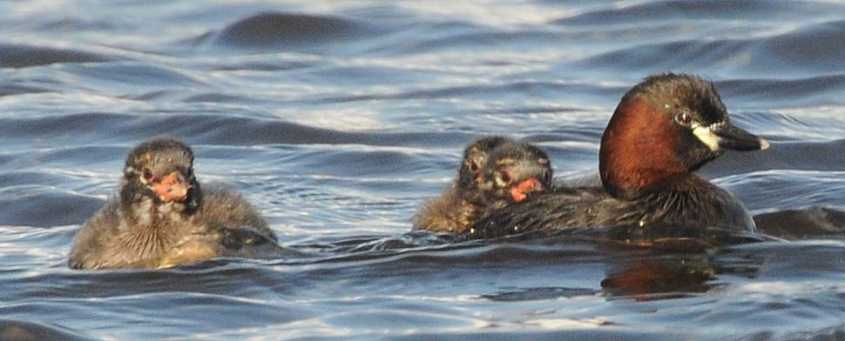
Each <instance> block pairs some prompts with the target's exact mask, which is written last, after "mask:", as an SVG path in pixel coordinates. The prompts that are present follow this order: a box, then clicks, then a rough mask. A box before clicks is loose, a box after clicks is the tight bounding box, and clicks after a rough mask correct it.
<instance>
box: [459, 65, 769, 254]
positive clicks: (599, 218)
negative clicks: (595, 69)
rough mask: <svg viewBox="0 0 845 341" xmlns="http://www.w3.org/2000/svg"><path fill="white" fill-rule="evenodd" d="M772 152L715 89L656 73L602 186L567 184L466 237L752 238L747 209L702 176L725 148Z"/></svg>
mask: <svg viewBox="0 0 845 341" xmlns="http://www.w3.org/2000/svg"><path fill="white" fill-rule="evenodd" d="M766 148H768V142H766V141H765V140H763V139H761V138H758V137H757V136H754V135H752V134H750V133H748V132H746V131H744V130H742V129H739V128H737V127H735V126H733V125H732V124H731V123H730V119H729V116H728V112H727V110H726V109H725V106H724V105H723V104H722V101H721V99H720V98H719V94H718V93H717V92H716V89H715V87H714V86H713V84H712V83H710V82H708V81H705V80H703V79H701V78H698V77H695V76H691V75H675V74H665V75H657V76H652V77H648V78H647V79H646V80H644V81H643V82H642V83H640V84H638V85H636V86H635V87H633V88H632V89H631V90H630V91H628V93H627V94H625V96H623V97H622V99H621V101H620V103H619V105H618V106H617V109H616V111H615V112H614V114H613V117H612V118H611V119H610V122H609V123H608V126H607V129H605V131H604V134H603V135H602V141H601V148H600V151H599V173H600V176H601V180H602V187H592V188H568V187H562V188H557V189H555V191H554V192H553V193H546V194H542V195H539V196H538V197H537V198H535V199H533V200H530V201H528V202H525V203H520V204H517V205H510V206H508V207H507V208H505V209H501V210H498V211H496V212H494V213H493V214H490V215H488V216H486V217H484V219H481V220H479V221H478V222H477V223H476V225H475V227H474V228H473V229H471V233H469V234H468V235H467V237H469V238H491V237H499V236H504V235H510V234H514V233H522V232H526V231H560V230H570V231H573V232H575V231H578V232H585V233H591V232H594V231H603V233H605V237H611V238H613V239H621V240H647V239H655V238H663V237H697V238H705V239H713V240H716V242H722V241H726V240H729V239H732V238H734V237H736V238H734V239H742V240H744V239H745V237H744V236H745V235H750V234H753V231H754V222H753V221H752V220H751V216H750V215H749V213H748V212H747V211H746V209H745V207H744V206H743V205H742V203H740V202H739V201H738V200H737V199H736V198H735V197H734V196H733V195H732V194H731V193H729V192H727V191H725V190H723V189H721V188H719V187H717V186H715V185H713V184H711V183H710V182H708V181H707V180H705V179H702V178H700V177H698V176H697V175H695V174H694V172H695V171H696V170H697V169H699V168H700V167H701V166H702V165H704V164H706V163H707V162H709V161H711V160H713V159H715V158H716V157H718V156H719V155H721V154H722V153H723V151H724V150H736V151H750V150H761V149H766ZM599 228H609V229H599Z"/></svg>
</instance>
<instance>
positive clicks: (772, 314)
mask: <svg viewBox="0 0 845 341" xmlns="http://www.w3.org/2000/svg"><path fill="white" fill-rule="evenodd" d="M843 13H845V4H843V3H841V2H832V1H757V0H748V1H746V0H727V1H697V0H694V1H623V2H611V1H578V0H571V1H548V0H534V1H506V0H490V1H481V0H469V1H450V2H440V1H385V2H382V1H343V2H336V1H290V2H288V1H282V2H262V1H217V2H213V3H212V2H171V1H134V0H133V1H129V0H121V1H61V0H46V1H4V2H0V320H1V321H0V338H6V339H19V338H31V339H63V338H69V339H121V340H122V339H147V338H176V339H247V338H250V339H294V338H309V339H315V338H316V339H318V338H341V339H365V340H370V339H380V338H387V339H405V338H408V339H450V338H451V339H465V338H480V337H485V338H490V339H515V338H524V339H586V338H589V339H618V338H629V339H641V340H659V339H713V340H723V339H746V340H763V339H804V338H817V339H826V338H831V339H837V338H838V339H842V338H845V281H844V280H845V242H843V241H844V240H843V239H842V238H837V237H825V238H811V239H810V240H803V241H795V242H765V243H756V244H748V245H741V246H735V247H727V248H722V249H718V250H713V251H711V252H709V253H706V254H666V253H657V252H653V251H649V250H637V249H632V248H626V247H621V246H618V245H606V244H602V243H595V242H590V241H579V240H567V239H565V238H549V239H541V240H520V239H515V240H505V241H496V242H483V241H481V242H470V243H458V244H453V243H448V242H444V241H443V240H442V239H440V238H438V237H436V236H431V235H427V234H424V233H422V234H421V233H409V231H410V229H411V225H410V217H411V216H412V215H413V213H414V211H415V209H416V208H417V207H418V205H419V204H420V203H421V202H422V201H423V200H425V199H426V198H428V197H431V196H434V195H436V194H437V193H439V192H440V191H442V190H443V189H445V188H447V187H448V186H449V183H450V181H451V178H452V177H453V175H454V173H455V169H456V164H457V161H458V159H459V156H460V152H461V150H462V148H463V147H464V145H465V144H467V143H468V142H469V141H471V140H472V139H473V138H475V137H478V136H480V135H484V134H507V135H511V136H514V137H518V138H521V139H524V140H526V141H530V142H533V143H536V144H538V145H540V146H541V147H542V148H544V149H545V150H546V151H548V152H549V153H550V155H551V157H552V159H553V165H554V168H555V171H556V174H557V175H558V176H559V177H561V178H562V179H573V178H580V177H583V176H589V175H590V174H594V173H595V170H596V165H597V155H596V154H597V150H598V140H599V138H600V135H601V132H602V130H603V129H604V126H605V124H606V122H607V119H608V118H609V117H610V114H611V112H612V111H613V108H614V107H615V105H616V103H617V101H618V99H619V98H620V97H621V95H622V94H623V93H624V92H625V91H626V89H627V88H629V87H630V86H632V85H633V84H635V83H636V82H638V81H639V80H640V79H641V78H643V77H644V76H646V75H648V74H651V73H656V72H665V71H675V72H690V73H696V74H699V75H702V76H703V77H706V78H709V79H712V80H714V81H716V84H717V86H718V88H719V90H720V92H721V94H722V97H723V100H724V102H725V103H726V105H727V106H728V108H729V110H730V111H731V112H732V114H733V120H734V121H735V122H736V123H737V125H739V126H742V127H744V128H747V129H749V130H751V131H753V132H755V133H758V134H761V135H762V136H765V137H766V138H768V139H769V140H770V141H771V142H772V143H773V147H772V148H771V149H770V150H769V151H766V152H764V153H754V154H751V155H727V156H726V157H724V158H723V159H721V160H719V161H718V162H716V163H714V164H713V165H711V166H709V167H707V168H706V169H704V171H703V173H704V174H705V175H706V176H707V177H709V178H711V179H712V180H713V181H714V182H715V183H717V184H719V185H720V186H723V187H725V188H727V189H729V190H731V191H733V192H734V193H736V194H737V195H738V196H739V197H740V198H741V199H742V200H743V201H744V202H745V203H746V205H747V206H748V207H749V209H750V210H752V211H753V212H754V213H755V214H763V213H771V212H781V211H784V210H786V209H803V208H810V207H822V206H823V207H829V208H834V209H836V208H842V206H843V194H842V193H845V180H843V171H845V160H843V156H842V152H841V149H842V147H845V142H843V140H841V138H842V136H843V132H845V118H843V117H845V116H843V114H845V97H843V96H842V94H843V90H845V52H843V51H845V49H843V48H842V46H843V44H845V14H843ZM157 135H171V136H176V137H179V138H181V139H183V140H185V141H186V142H188V143H190V144H191V145H192V146H193V147H194V149H195V152H196V154H197V161H196V168H197V173H198V177H199V179H200V181H202V182H225V183H229V184H231V185H234V186H235V187H237V188H238V189H239V190H240V191H241V192H242V193H243V194H244V195H245V196H246V197H247V198H248V199H249V200H250V201H251V202H252V203H253V204H255V205H256V206H257V207H258V208H259V209H260V210H261V211H262V212H263V213H264V214H265V216H266V217H267V218H268V220H269V221H270V222H271V225H272V227H273V229H274V230H275V231H276V232H277V233H278V234H279V236H280V240H281V242H282V244H284V245H285V246H287V247H290V248H294V249H297V250H300V251H302V252H303V253H304V254H305V255H304V256H302V257H291V258H286V259H278V260H270V261H250V260H231V259H221V260H214V261H210V262H205V263H202V264H197V265H192V266H185V267H178V268H174V269H168V270H157V271H140V270H131V271H130V270H127V271H103V272H85V271H71V270H69V269H67V268H66V265H65V262H66V253H67V252H68V249H69V247H70V244H71V241H72V238H73V236H74V234H75V232H76V231H77V230H78V229H79V227H80V225H81V224H82V223H83V222H84V221H85V219H86V218H87V217H88V216H90V215H91V214H92V213H93V212H94V211H95V210H96V209H97V208H98V207H99V206H100V205H102V204H103V202H104V200H105V199H106V198H107V197H108V196H109V195H111V194H112V193H114V191H115V189H116V185H117V181H118V179H119V176H120V174H119V172H120V170H121V166H122V162H123V160H124V157H125V155H126V153H127V152H128V150H129V148H130V147H131V146H133V145H134V144H136V143H139V142H140V141H143V140H145V139H147V138H149V137H151V136H157ZM827 223H830V224H834V225H836V224H837V223H841V222H836V221H833V222H827Z"/></svg>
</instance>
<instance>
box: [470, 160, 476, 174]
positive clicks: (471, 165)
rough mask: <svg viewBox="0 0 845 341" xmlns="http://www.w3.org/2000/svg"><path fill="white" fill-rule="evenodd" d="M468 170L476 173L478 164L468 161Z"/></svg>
mask: <svg viewBox="0 0 845 341" xmlns="http://www.w3.org/2000/svg"><path fill="white" fill-rule="evenodd" d="M469 170H471V171H473V172H475V171H478V164H477V163H475V162H473V161H470V162H469Z"/></svg>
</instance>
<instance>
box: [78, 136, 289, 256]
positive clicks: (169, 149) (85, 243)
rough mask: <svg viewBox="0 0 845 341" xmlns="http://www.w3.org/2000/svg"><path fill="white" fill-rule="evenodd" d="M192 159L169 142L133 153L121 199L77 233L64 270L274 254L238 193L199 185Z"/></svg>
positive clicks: (265, 230) (262, 225) (263, 227)
mask: <svg viewBox="0 0 845 341" xmlns="http://www.w3.org/2000/svg"><path fill="white" fill-rule="evenodd" d="M193 161H194V154H193V151H191V148H189V147H188V146H187V145H185V144H184V143H182V142H179V141H177V140H174V139H169V138H157V139H152V140H149V141H147V142H144V143H142V144H140V145H138V146H136V147H135V148H134V149H132V151H131V152H130V153H129V156H128V157H127V159H126V164H125V167H124V169H123V178H122V181H121V186H120V191H119V193H118V195H117V196H116V197H113V198H111V199H110V200H109V201H108V202H106V204H105V206H104V207H103V208H102V209H100V210H99V211H98V212H97V213H96V214H95V215H94V216H93V217H91V218H90V219H89V220H88V221H87V222H86V223H85V225H84V226H83V227H82V229H81V230H80V231H79V232H78V233H77V235H76V238H75V240H74V244H73V247H72V248H71V251H70V257H69V260H68V266H70V267H71V268H74V269H104V268H161V267H169V266H175V265H180V264H186V263H194V262H199V261H203V260H207V259H210V258H213V257H245V258H266V257H271V256H272V255H274V254H276V253H277V252H279V250H280V247H279V246H278V245H277V244H276V235H275V234H274V233H273V231H272V230H270V228H269V227H268V226H267V222H266V221H265V220H264V218H262V217H261V215H259V214H258V212H257V211H256V210H255V209H254V208H253V207H252V206H251V205H250V204H249V203H248V202H246V200H244V199H243V198H241V196H240V195H238V194H237V193H234V192H230V191H227V190H225V189H223V188H221V187H214V188H201V187H200V183H199V182H198V181H197V179H196V177H195V176H194V168H193Z"/></svg>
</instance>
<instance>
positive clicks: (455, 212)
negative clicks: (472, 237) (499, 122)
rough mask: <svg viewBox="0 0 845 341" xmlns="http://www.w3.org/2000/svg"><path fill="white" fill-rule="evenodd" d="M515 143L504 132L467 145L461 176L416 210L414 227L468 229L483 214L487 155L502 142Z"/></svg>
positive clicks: (432, 229)
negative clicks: (483, 170)
mask: <svg viewBox="0 0 845 341" xmlns="http://www.w3.org/2000/svg"><path fill="white" fill-rule="evenodd" d="M505 143H513V140H511V139H509V138H506V137H502V136H488V137H483V138H480V139H478V140H475V141H474V142H472V143H470V144H469V145H468V146H467V147H466V148H465V149H464V156H463V159H462V160H461V165H460V167H458V177H457V179H455V181H454V182H453V183H452V185H451V187H450V188H449V190H447V191H445V192H443V193H442V194H441V195H440V196H438V197H436V198H433V199H429V200H428V201H426V202H425V203H423V205H422V207H420V209H419V210H417V213H416V214H414V218H413V225H414V229H419V230H428V231H431V232H438V233H460V232H463V231H464V230H465V229H467V228H468V227H469V226H470V224H471V223H472V222H474V221H475V218H476V217H477V216H478V214H480V213H481V212H480V210H479V207H480V205H481V200H482V199H481V192H480V188H479V186H480V185H481V184H482V183H483V182H484V179H483V178H482V168H483V167H484V166H485V165H486V164H487V156H488V155H489V154H490V152H492V151H493V149H494V148H496V147H498V146H499V145H501V144H505Z"/></svg>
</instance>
